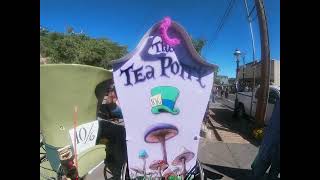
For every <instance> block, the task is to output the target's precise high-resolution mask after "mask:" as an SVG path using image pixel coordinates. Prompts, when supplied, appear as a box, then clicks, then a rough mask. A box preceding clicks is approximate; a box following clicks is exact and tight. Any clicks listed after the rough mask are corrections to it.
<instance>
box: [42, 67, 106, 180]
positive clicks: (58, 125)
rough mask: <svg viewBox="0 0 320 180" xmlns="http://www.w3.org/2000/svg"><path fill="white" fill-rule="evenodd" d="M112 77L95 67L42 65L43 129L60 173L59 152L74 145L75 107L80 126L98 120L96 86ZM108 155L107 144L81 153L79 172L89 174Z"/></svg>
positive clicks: (50, 155) (49, 158) (47, 145)
mask: <svg viewBox="0 0 320 180" xmlns="http://www.w3.org/2000/svg"><path fill="white" fill-rule="evenodd" d="M111 78H112V73H111V72H109V71H107V70H105V69H102V68H97V67H93V66H87V65H78V64H47V65H40V130H41V132H42V135H43V137H44V143H45V146H46V149H47V156H48V160H49V162H50V165H51V167H52V168H53V169H54V170H58V167H59V163H60V162H59V159H58V154H57V149H59V148H61V147H65V146H67V145H71V144H72V143H71V138H70V135H69V130H70V129H72V128H73V114H74V107H75V106H77V107H78V125H81V124H84V123H88V122H92V121H94V120H96V114H97V103H98V100H97V97H96V94H95V89H96V86H97V85H98V84H99V83H101V82H103V81H105V80H108V79H111ZM105 156H106V152H105V145H97V146H94V147H92V148H90V149H89V150H87V151H85V152H83V153H81V154H80V155H79V157H78V158H79V159H78V160H79V173H80V174H81V175H84V174H86V173H87V171H88V170H89V169H90V168H93V167H94V166H96V165H97V163H100V162H101V161H103V160H104V159H105ZM80 177H81V176H80Z"/></svg>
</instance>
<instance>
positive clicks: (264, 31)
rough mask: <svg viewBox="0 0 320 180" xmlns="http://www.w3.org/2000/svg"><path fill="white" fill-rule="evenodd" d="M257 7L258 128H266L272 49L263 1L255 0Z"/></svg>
mask: <svg viewBox="0 0 320 180" xmlns="http://www.w3.org/2000/svg"><path fill="white" fill-rule="evenodd" d="M255 6H256V10H257V15H258V20H259V29H260V41H261V77H260V78H261V81H260V82H261V84H260V94H258V102H257V109H256V116H255V117H256V120H257V126H258V127H263V126H264V119H265V114H266V108H267V103H268V99H267V98H268V92H269V79H270V76H269V75H270V68H269V67H270V49H269V36H268V27H267V19H266V15H265V11H264V6H263V2H262V0H255Z"/></svg>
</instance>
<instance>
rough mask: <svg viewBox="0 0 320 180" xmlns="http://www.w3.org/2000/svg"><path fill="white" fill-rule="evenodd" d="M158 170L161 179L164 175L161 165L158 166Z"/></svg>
mask: <svg viewBox="0 0 320 180" xmlns="http://www.w3.org/2000/svg"><path fill="white" fill-rule="evenodd" d="M158 171H159V176H160V179H161V178H162V175H161V167H160V166H159V167H158Z"/></svg>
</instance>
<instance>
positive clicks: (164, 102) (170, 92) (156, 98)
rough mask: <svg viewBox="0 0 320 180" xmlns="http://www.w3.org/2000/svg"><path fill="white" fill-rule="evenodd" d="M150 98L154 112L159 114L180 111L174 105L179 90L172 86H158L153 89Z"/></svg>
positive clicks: (174, 113)
mask: <svg viewBox="0 0 320 180" xmlns="http://www.w3.org/2000/svg"><path fill="white" fill-rule="evenodd" d="M151 95H152V97H151V98H150V100H151V104H152V109H151V112H152V113H153V114H159V113H161V112H168V113H171V114H173V115H176V114H178V113H179V112H180V110H179V109H178V108H175V107H174V105H175V103H176V100H177V98H178V96H179V90H178V89H177V88H176V87H172V86H157V87H154V88H152V89H151Z"/></svg>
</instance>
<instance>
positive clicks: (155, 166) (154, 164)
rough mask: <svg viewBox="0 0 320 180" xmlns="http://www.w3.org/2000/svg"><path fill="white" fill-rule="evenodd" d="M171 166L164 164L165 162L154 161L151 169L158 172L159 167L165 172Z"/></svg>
mask: <svg viewBox="0 0 320 180" xmlns="http://www.w3.org/2000/svg"><path fill="white" fill-rule="evenodd" d="M168 166H169V165H168V164H167V163H165V162H164V160H154V161H152V162H151V164H150V166H149V169H151V170H158V169H159V167H160V169H161V170H164V169H166V168H167V167H168Z"/></svg>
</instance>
